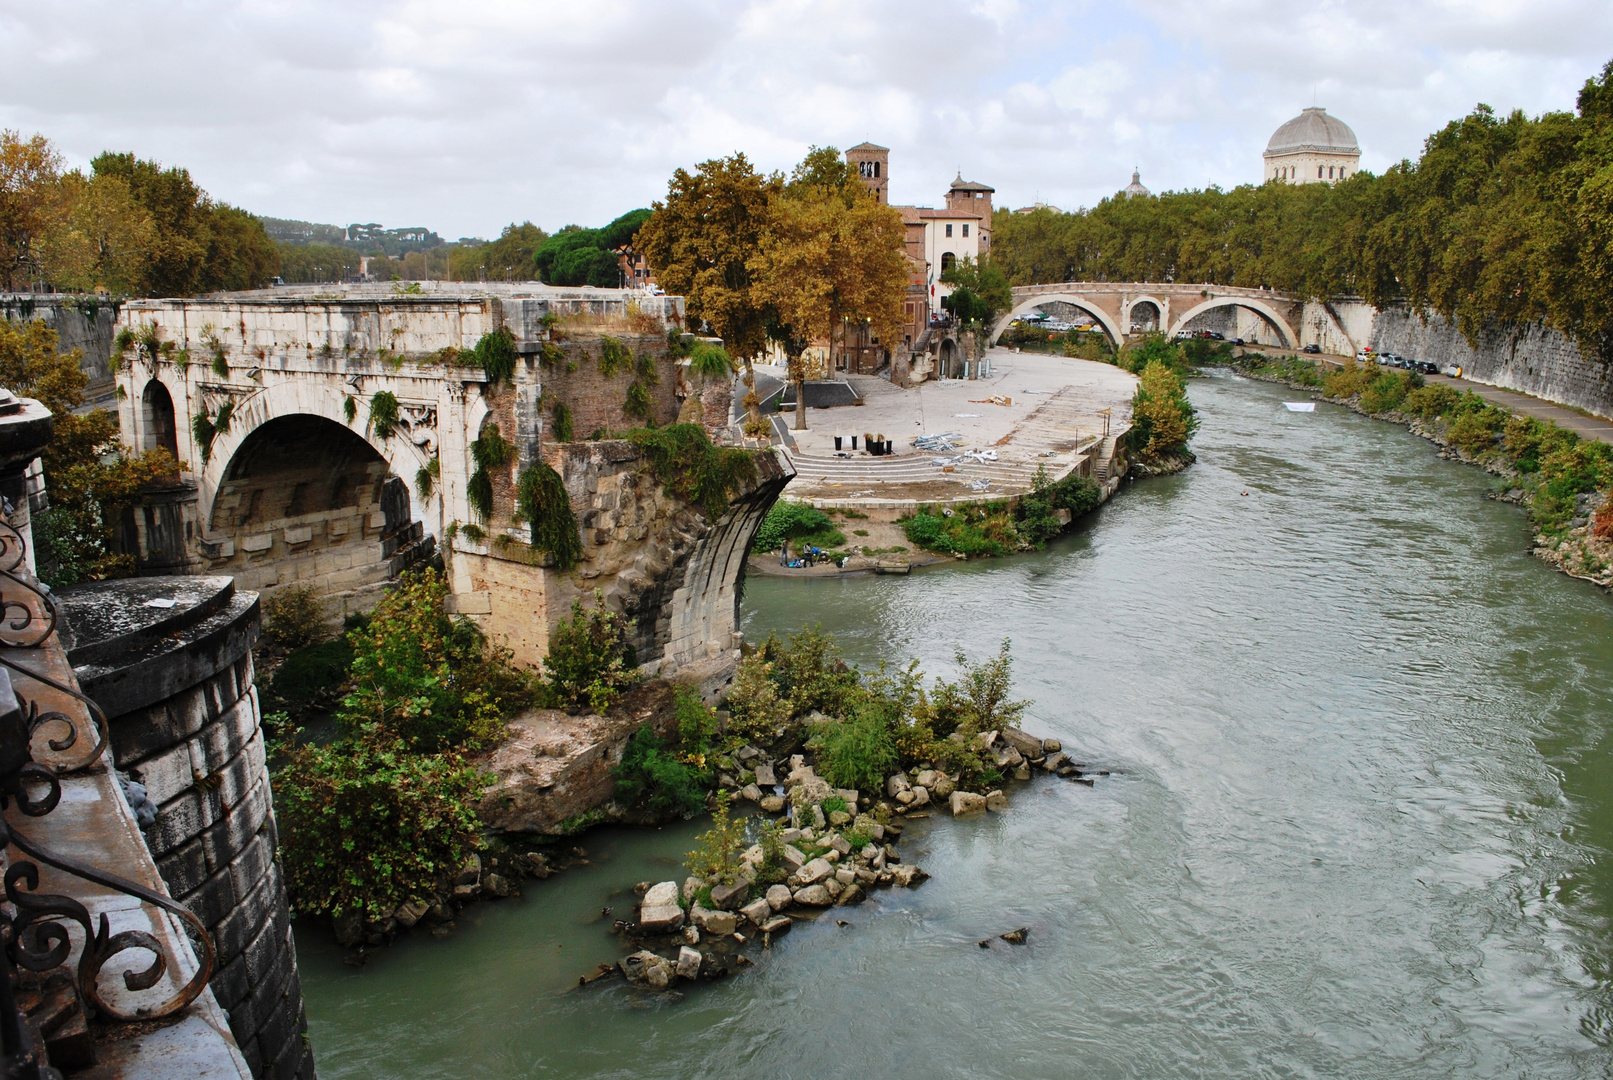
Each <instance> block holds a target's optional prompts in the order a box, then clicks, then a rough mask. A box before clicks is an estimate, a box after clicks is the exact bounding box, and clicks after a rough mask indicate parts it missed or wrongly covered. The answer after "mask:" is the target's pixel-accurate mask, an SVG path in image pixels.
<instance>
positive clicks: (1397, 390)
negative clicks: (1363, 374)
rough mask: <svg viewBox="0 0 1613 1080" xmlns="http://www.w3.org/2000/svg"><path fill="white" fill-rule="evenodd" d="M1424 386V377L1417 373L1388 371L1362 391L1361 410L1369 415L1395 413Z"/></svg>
mask: <svg viewBox="0 0 1613 1080" xmlns="http://www.w3.org/2000/svg"><path fill="white" fill-rule="evenodd" d="M1422 384H1423V382H1422V376H1421V375H1418V374H1416V373H1415V372H1397V371H1386V372H1384V373H1383V374H1381V375H1379V376H1378V377H1377V378H1376V379H1373V380H1372V382H1370V383H1369V384H1367V388H1366V389H1365V390H1363V391H1361V402H1360V404H1361V408H1362V409H1363V410H1364V411H1365V412H1369V413H1386V412H1394V411H1395V410H1396V409H1398V408H1400V406H1401V405H1402V404H1404V403H1405V400H1406V398H1407V396H1408V395H1409V394H1410V393H1411V391H1413V390H1415V389H1417V388H1418V387H1420V386H1422Z"/></svg>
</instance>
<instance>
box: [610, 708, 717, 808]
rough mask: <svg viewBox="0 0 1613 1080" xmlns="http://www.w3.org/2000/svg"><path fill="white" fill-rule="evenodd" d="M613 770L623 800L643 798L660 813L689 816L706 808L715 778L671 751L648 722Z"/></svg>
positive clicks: (635, 734)
mask: <svg viewBox="0 0 1613 1080" xmlns="http://www.w3.org/2000/svg"><path fill="white" fill-rule="evenodd" d="M611 774H612V775H613V776H615V777H616V797H617V798H618V799H620V800H622V801H623V802H626V803H628V804H629V805H633V804H637V803H639V802H641V801H642V802H643V803H644V804H645V805H647V806H648V807H649V809H650V810H651V812H653V813H655V814H656V815H658V816H676V817H685V818H688V817H693V816H694V815H696V814H698V813H699V812H700V811H701V810H702V809H704V808H705V805H706V789H707V788H708V787H709V785H710V779H711V777H710V773H709V772H708V771H707V770H705V769H704V768H702V767H701V766H700V765H698V764H696V763H694V762H688V761H679V760H678V758H677V757H676V756H674V755H673V754H671V753H669V752H668V751H667V749H666V747H665V745H664V744H663V743H662V741H661V739H660V738H659V737H658V736H657V735H656V734H655V731H654V729H652V728H651V727H650V725H648V724H645V725H644V726H643V727H641V728H639V729H638V730H637V731H635V732H634V733H633V737H632V738H631V739H629V740H628V741H627V746H626V747H625V748H624V749H623V750H622V760H621V764H619V765H617V766H616V767H615V768H613V769H612V770H611Z"/></svg>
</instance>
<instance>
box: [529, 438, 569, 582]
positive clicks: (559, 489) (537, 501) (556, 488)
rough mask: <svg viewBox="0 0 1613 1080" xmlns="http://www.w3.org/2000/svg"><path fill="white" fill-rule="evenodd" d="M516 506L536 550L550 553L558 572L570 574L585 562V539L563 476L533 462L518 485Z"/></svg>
mask: <svg viewBox="0 0 1613 1080" xmlns="http://www.w3.org/2000/svg"><path fill="white" fill-rule="evenodd" d="M515 506H516V513H517V514H518V515H519V516H520V519H521V520H522V521H525V522H526V523H527V526H528V527H529V528H530V529H531V531H532V549H533V550H534V551H546V552H548V553H549V554H550V555H552V556H554V568H555V569H556V570H558V571H560V572H561V573H562V574H565V573H569V572H570V571H571V569H572V568H573V567H574V566H576V565H577V560H578V559H580V558H582V537H581V536H579V535H578V533H577V517H576V515H575V514H573V513H572V512H571V496H569V495H567V494H566V485H565V483H564V481H562V480H561V479H560V474H559V473H557V472H555V471H554V469H552V468H550V467H549V465H548V464H547V463H546V462H543V461H535V462H533V463H532V466H531V468H528V469H525V470H523V471H522V473H521V480H520V483H518V484H517V485H516V493H515Z"/></svg>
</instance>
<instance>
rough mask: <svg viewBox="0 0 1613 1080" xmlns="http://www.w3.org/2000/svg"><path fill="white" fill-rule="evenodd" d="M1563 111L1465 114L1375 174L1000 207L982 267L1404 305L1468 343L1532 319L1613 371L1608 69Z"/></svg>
mask: <svg viewBox="0 0 1613 1080" xmlns="http://www.w3.org/2000/svg"><path fill="white" fill-rule="evenodd" d="M1577 104H1578V108H1577V112H1548V113H1545V114H1543V115H1541V116H1538V117H1535V118H1530V117H1527V116H1525V115H1524V114H1523V113H1522V112H1516V111H1515V112H1513V113H1511V114H1509V115H1507V116H1504V117H1503V116H1499V115H1497V114H1496V113H1495V112H1494V110H1492V109H1490V108H1489V107H1488V106H1485V105H1480V106H1479V107H1477V108H1476V109H1475V110H1474V111H1473V112H1472V113H1470V114H1469V115H1468V116H1466V117H1464V118H1462V119H1461V120H1456V121H1452V122H1451V123H1449V124H1447V125H1446V126H1445V127H1444V128H1442V129H1441V130H1440V131H1438V132H1435V133H1434V134H1433V135H1431V136H1429V137H1428V139H1427V140H1426V141H1425V143H1424V147H1423V153H1422V156H1421V157H1420V158H1419V159H1418V160H1417V161H1402V162H1400V163H1399V164H1397V165H1394V166H1392V167H1391V168H1390V169H1389V170H1388V171H1387V172H1385V173H1384V175H1382V176H1374V175H1372V174H1370V173H1367V172H1361V173H1358V174H1357V175H1355V176H1352V177H1350V178H1349V179H1347V180H1343V181H1340V182H1338V183H1334V184H1322V183H1315V184H1289V183H1283V182H1281V181H1269V182H1267V183H1265V184H1262V185H1258V186H1256V185H1250V184H1245V185H1242V186H1239V187H1236V188H1233V189H1231V190H1230V191H1223V190H1221V189H1219V188H1209V189H1207V190H1203V191H1182V192H1167V193H1164V194H1162V195H1159V196H1157V197H1149V198H1127V197H1125V196H1124V195H1119V194H1117V195H1116V196H1114V197H1112V198H1109V199H1105V200H1103V201H1102V202H1100V203H1099V204H1098V205H1097V206H1095V207H1093V208H1092V209H1090V210H1081V211H1078V212H1076V213H1070V214H1064V213H1059V212H1057V211H1053V210H1048V209H1040V210H1034V211H1031V212H1029V213H1023V214H1019V213H1012V212H1009V211H1007V210H999V211H998V212H997V213H996V215H995V217H994V219H993V223H992V226H993V233H992V260H993V262H994V264H995V265H997V266H998V267H1000V268H1001V269H1002V270H1003V271H1004V272H1005V273H1006V274H1007V275H1008V277H1009V280H1010V281H1011V282H1012V283H1013V284H1015V285H1028V284H1039V283H1046V282H1060V281H1190V282H1203V283H1206V284H1219V285H1237V286H1245V287H1250V288H1258V287H1269V288H1274V289H1281V290H1285V291H1289V292H1294V293H1298V294H1299V295H1301V296H1304V297H1315V298H1327V297H1333V296H1343V295H1356V296H1361V297H1364V298H1365V299H1366V300H1367V301H1368V302H1369V303H1371V304H1373V305H1375V306H1377V307H1380V308H1382V307H1386V306H1389V305H1392V304H1399V303H1405V304H1408V305H1409V306H1410V307H1412V308H1413V309H1414V310H1432V311H1436V312H1438V313H1439V314H1441V315H1443V316H1445V317H1446V318H1448V319H1450V320H1452V321H1453V322H1454V323H1455V324H1456V325H1457V326H1458V327H1459V328H1460V329H1461V330H1462V332H1463V333H1465V334H1466V335H1467V336H1468V339H1469V341H1475V340H1476V338H1477V334H1478V332H1479V331H1480V330H1482V329H1483V328H1484V327H1485V326H1487V325H1491V324H1493V323H1502V324H1506V323H1524V322H1530V321H1535V320H1542V321H1544V322H1545V323H1546V324H1547V325H1549V326H1552V327H1554V328H1556V329H1558V330H1560V331H1562V332H1563V333H1565V334H1567V335H1568V336H1570V337H1572V338H1574V339H1575V340H1576V341H1577V342H1578V343H1579V345H1580V347H1581V349H1582V350H1584V352H1585V353H1586V355H1587V356H1592V357H1599V358H1602V359H1613V262H1610V261H1609V260H1608V259H1607V258H1606V253H1607V252H1608V251H1609V250H1610V249H1613V184H1610V183H1609V182H1608V177H1609V175H1610V170H1613V63H1609V64H1608V65H1607V66H1606V67H1605V68H1604V69H1603V70H1602V72H1601V74H1600V75H1599V76H1598V77H1596V78H1592V79H1590V80H1588V81H1587V82H1586V83H1585V86H1584V88H1583V89H1582V90H1581V91H1580V94H1579V99H1578V103H1577Z"/></svg>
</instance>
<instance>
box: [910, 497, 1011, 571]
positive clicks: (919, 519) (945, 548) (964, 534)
mask: <svg viewBox="0 0 1613 1080" xmlns="http://www.w3.org/2000/svg"><path fill="white" fill-rule="evenodd" d="M1006 505H1007V504H1005V503H987V504H985V505H984V506H970V507H963V508H961V509H959V510H957V511H955V512H954V513H953V515H952V516H951V517H946V516H945V515H943V514H934V513H930V512H929V511H928V510H920V511H919V512H918V513H916V514H914V515H913V516H912V517H908V518H903V519H902V520H900V521H899V522H897V524H899V525H901V527H902V532H903V534H904V535H906V537H907V538H908V540H910V541H912V542H913V543H914V544H917V545H918V546H919V547H921V548H925V549H926V550H928V551H939V552H942V553H943V554H947V555H962V556H963V557H964V558H981V557H987V556H997V555H1007V554H1008V553H1010V552H1012V551H1013V550H1015V549H1016V548H1018V547H1020V546H1021V545H1022V544H1023V543H1024V540H1023V538H1022V537H1021V536H1020V535H1019V532H1018V530H1017V529H1016V528H1015V526H1014V523H1013V519H1012V516H1011V515H1010V514H1009V513H1008V511H1007V509H1006Z"/></svg>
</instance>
